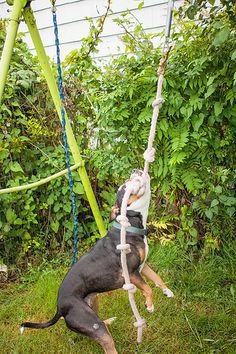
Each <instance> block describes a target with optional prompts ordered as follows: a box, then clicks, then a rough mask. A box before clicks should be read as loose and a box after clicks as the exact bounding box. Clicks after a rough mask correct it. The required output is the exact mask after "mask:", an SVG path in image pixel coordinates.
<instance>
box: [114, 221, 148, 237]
mask: <svg viewBox="0 0 236 354" xmlns="http://www.w3.org/2000/svg"><path fill="white" fill-rule="evenodd" d="M113 227H115V228H116V229H118V230H121V224H119V223H118V222H117V221H114V222H113ZM126 231H127V232H130V233H132V234H138V235H142V236H143V235H147V229H139V228H138V227H134V226H129V227H127V228H126Z"/></svg>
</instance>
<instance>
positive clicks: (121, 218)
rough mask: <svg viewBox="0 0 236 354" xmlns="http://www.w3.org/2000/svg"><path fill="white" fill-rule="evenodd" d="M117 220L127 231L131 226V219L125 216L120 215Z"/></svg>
mask: <svg viewBox="0 0 236 354" xmlns="http://www.w3.org/2000/svg"><path fill="white" fill-rule="evenodd" d="M116 220H117V221H118V222H119V223H120V224H121V225H122V226H124V227H125V228H126V229H127V227H129V226H130V223H129V219H128V218H127V217H126V216H125V215H118V216H117V218H116Z"/></svg>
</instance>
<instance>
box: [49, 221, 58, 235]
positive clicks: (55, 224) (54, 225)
mask: <svg viewBox="0 0 236 354" xmlns="http://www.w3.org/2000/svg"><path fill="white" fill-rule="evenodd" d="M50 226H51V229H52V231H54V232H55V233H57V232H58V230H59V226H60V224H59V222H58V221H57V220H55V221H51V223H50Z"/></svg>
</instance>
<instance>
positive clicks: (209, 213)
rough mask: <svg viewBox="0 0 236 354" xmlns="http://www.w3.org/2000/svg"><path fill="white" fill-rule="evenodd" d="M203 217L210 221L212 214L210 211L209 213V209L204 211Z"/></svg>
mask: <svg viewBox="0 0 236 354" xmlns="http://www.w3.org/2000/svg"><path fill="white" fill-rule="evenodd" d="M205 215H206V216H207V217H208V219H210V220H211V219H212V216H213V213H212V211H211V209H207V210H206V211H205Z"/></svg>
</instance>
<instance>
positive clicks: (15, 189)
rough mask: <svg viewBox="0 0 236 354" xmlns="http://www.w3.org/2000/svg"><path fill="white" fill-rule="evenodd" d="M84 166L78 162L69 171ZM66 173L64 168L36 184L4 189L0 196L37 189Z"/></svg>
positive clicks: (1, 190) (0, 191)
mask: <svg viewBox="0 0 236 354" xmlns="http://www.w3.org/2000/svg"><path fill="white" fill-rule="evenodd" d="M81 165H84V162H79V163H77V164H76V165H74V166H71V168H70V170H71V171H74V170H76V169H77V168H78V167H79V166H81ZM67 173H68V169H67V168H66V169H65V170H62V171H60V172H57V173H55V174H54V175H51V176H49V177H46V178H43V179H40V180H39V181H37V182H33V183H29V184H23V185H22V186H17V187H11V188H4V189H0V195H1V194H9V193H14V192H21V191H25V190H27V189H31V188H37V187H39V186H42V185H43V184H45V183H48V182H50V181H52V180H54V179H56V178H59V177H61V176H64V175H66V174H67Z"/></svg>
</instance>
